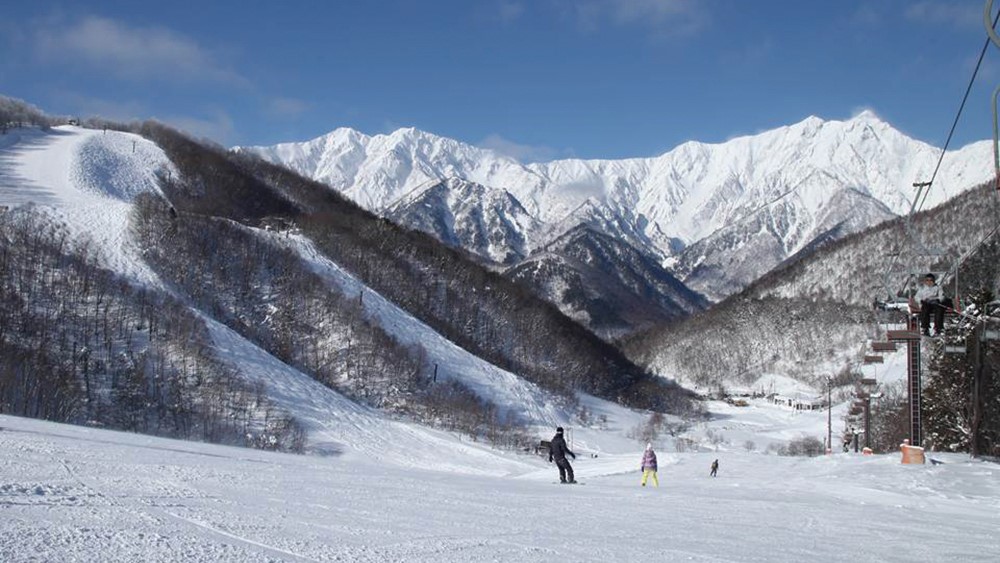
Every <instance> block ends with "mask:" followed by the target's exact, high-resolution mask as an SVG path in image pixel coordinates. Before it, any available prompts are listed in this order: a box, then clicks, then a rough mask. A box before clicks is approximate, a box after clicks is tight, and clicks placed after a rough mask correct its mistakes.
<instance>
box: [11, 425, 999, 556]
mask: <svg viewBox="0 0 1000 563" xmlns="http://www.w3.org/2000/svg"><path fill="white" fill-rule="evenodd" d="M0 451H3V452H6V454H5V455H4V456H3V457H2V458H0V515H2V516H3V517H2V518H0V559H2V560H3V561H11V562H21V561H95V562H97V561H101V562H104V561H140V560H141V561H147V562H157V561H180V560H183V561H191V562H199V561H428V562H430V561H434V562H438V561H462V562H468V561H552V560H563V561H601V562H605V561H639V560H667V561H676V560H689V561H806V560H809V561H845V562H847V561H849V562H856V561H900V562H903V561H905V562H910V561H962V562H968V561H992V560H993V559H994V557H995V554H996V553H997V550H998V549H1000V537H998V536H997V534H996V530H997V529H998V528H1000V471H998V470H997V466H996V465H992V464H987V463H981V462H970V461H968V458H967V457H965V456H957V455H953V456H944V459H945V461H947V463H946V464H945V465H937V466H930V465H928V466H903V465H900V464H899V462H898V456H896V455H888V456H875V457H868V458H865V457H861V456H854V455H836V456H832V457H822V458H815V459H799V458H782V457H777V456H769V455H762V454H733V453H729V454H725V453H723V454H714V453H712V454H669V455H663V456H661V458H662V459H661V465H660V487H659V488H654V487H645V488H642V487H639V486H638V481H639V474H638V471H637V468H636V467H635V464H636V463H637V461H638V456H637V455H636V456H627V457H626V456H620V457H618V458H616V459H605V458H603V457H602V458H599V459H597V460H593V459H580V460H578V461H577V462H575V464H576V468H577V470H578V473H579V474H580V475H581V476H582V477H583V480H584V481H585V483H586V485H585V486H578V487H571V486H570V487H568V486H560V485H554V484H552V482H553V481H554V480H555V470H554V468H552V467H551V466H545V467H544V468H543V469H540V470H539V472H538V473H536V474H534V475H528V476H523V477H521V478H517V479H511V478H506V477H496V476H483V475H479V476H477V475H471V474H468V473H456V472H451V471H427V470H421V469H413V468H404V467H400V466H398V465H395V464H393V463H385V462H381V461H375V460H367V459H364V458H363V457H351V456H347V457H345V456H328V457H315V456H294V455H285V454H272V453H267V452H259V451H251V450H245V449H239V448H229V447H223V446H212V445H207V444H198V443H191V442H180V441H173V440H165V439H158V438H151V437H145V436H140V435H135V434H125V433H117V432H109V431H102V430H94V429H88V428H80V427H72V426H63V425H57V424H52V423H46V422H42V421H34V420H27V419H19V418H14V417H9V416H0ZM637 454H638V452H637ZM715 457H719V458H720V459H721V467H720V470H719V476H718V478H714V479H713V478H710V477H708V469H709V464H710V463H711V461H712V459H714V458H715Z"/></svg>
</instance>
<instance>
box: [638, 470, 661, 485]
mask: <svg viewBox="0 0 1000 563" xmlns="http://www.w3.org/2000/svg"><path fill="white" fill-rule="evenodd" d="M650 476H652V477H653V486H656V487H659V486H660V481H659V480H657V479H656V471H653V470H652V469H643V470H642V486H643V487H645V486H646V479H648V478H649V477H650Z"/></svg>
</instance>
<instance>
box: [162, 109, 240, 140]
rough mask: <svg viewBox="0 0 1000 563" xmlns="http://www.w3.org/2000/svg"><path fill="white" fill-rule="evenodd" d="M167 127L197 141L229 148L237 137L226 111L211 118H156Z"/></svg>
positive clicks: (177, 116) (215, 113) (183, 116)
mask: <svg viewBox="0 0 1000 563" xmlns="http://www.w3.org/2000/svg"><path fill="white" fill-rule="evenodd" d="M156 119H158V120H160V121H162V122H163V123H166V124H167V125H169V126H171V127H174V128H176V129H179V130H181V131H184V132H185V133H187V134H188V135H191V136H192V137H194V138H196V139H207V140H209V141H214V142H216V143H218V144H220V145H222V146H229V145H230V144H231V142H232V140H233V138H234V136H235V131H236V128H235V126H234V125H233V119H232V117H230V116H229V114H227V113H226V112H224V111H216V112H214V114H213V115H212V116H210V117H207V118H205V117H193V116H186V115H174V116H167V117H158V118H156Z"/></svg>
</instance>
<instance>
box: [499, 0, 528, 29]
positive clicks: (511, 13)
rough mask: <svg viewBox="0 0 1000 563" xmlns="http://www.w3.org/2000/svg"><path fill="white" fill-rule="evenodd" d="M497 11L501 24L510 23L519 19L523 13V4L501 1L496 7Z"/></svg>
mask: <svg viewBox="0 0 1000 563" xmlns="http://www.w3.org/2000/svg"><path fill="white" fill-rule="evenodd" d="M497 10H498V12H499V15H500V21H502V22H503V23H510V22H512V21H514V20H516V19H518V18H520V17H521V14H523V13H524V4H522V3H521V2H510V1H506V0H505V1H503V2H500V4H499V5H498V6H497Z"/></svg>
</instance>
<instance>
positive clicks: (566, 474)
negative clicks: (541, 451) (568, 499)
mask: <svg viewBox="0 0 1000 563" xmlns="http://www.w3.org/2000/svg"><path fill="white" fill-rule="evenodd" d="M566 454H569V455H571V456H573V459H576V454H575V453H573V452H571V451H569V448H568V447H566V440H564V439H563V429H562V426H560V427H559V428H556V435H555V436H553V437H552V441H551V442H549V463H552V462H553V461H555V462H556V467H558V468H559V482H560V483H576V479H574V478H573V466H572V465H570V464H569V460H567V459H566Z"/></svg>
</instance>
